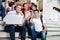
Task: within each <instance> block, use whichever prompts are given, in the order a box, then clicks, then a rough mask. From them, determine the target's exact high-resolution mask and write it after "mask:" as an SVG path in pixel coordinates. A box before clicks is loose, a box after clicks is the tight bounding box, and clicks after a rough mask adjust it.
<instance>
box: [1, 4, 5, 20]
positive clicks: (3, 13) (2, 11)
mask: <svg viewBox="0 0 60 40" xmlns="http://www.w3.org/2000/svg"><path fill="white" fill-rule="evenodd" d="M1 16H2V20H3V18H4V17H5V8H4V7H3V5H1Z"/></svg>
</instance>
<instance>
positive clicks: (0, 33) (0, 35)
mask: <svg viewBox="0 0 60 40" xmlns="http://www.w3.org/2000/svg"><path fill="white" fill-rule="evenodd" d="M54 35H55V36H56V35H60V32H48V33H47V36H54ZM18 36H19V33H18V32H15V37H18ZM26 36H28V34H27V33H26ZM0 37H10V34H9V33H7V32H0Z"/></svg>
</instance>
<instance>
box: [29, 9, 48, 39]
mask: <svg viewBox="0 0 60 40" xmlns="http://www.w3.org/2000/svg"><path fill="white" fill-rule="evenodd" d="M34 15H35V18H31V20H30V22H31V23H32V24H33V25H34V30H32V31H33V35H32V40H36V39H37V34H40V35H41V40H46V30H47V26H46V24H45V20H44V19H43V25H44V30H43V27H42V23H41V19H40V16H39V11H38V10H34Z"/></svg>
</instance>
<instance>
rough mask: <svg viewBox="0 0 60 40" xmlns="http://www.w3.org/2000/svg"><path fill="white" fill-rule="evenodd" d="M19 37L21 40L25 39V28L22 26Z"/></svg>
mask: <svg viewBox="0 0 60 40" xmlns="http://www.w3.org/2000/svg"><path fill="white" fill-rule="evenodd" d="M20 35H21V40H25V38H26V28H25V27H24V26H22V27H21V28H20Z"/></svg>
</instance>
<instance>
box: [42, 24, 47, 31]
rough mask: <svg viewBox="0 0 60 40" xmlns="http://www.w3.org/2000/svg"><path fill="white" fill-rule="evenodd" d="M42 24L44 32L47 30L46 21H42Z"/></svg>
mask: <svg viewBox="0 0 60 40" xmlns="http://www.w3.org/2000/svg"><path fill="white" fill-rule="evenodd" d="M43 25H44V30H43V31H44V32H46V30H47V25H46V23H43Z"/></svg>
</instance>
